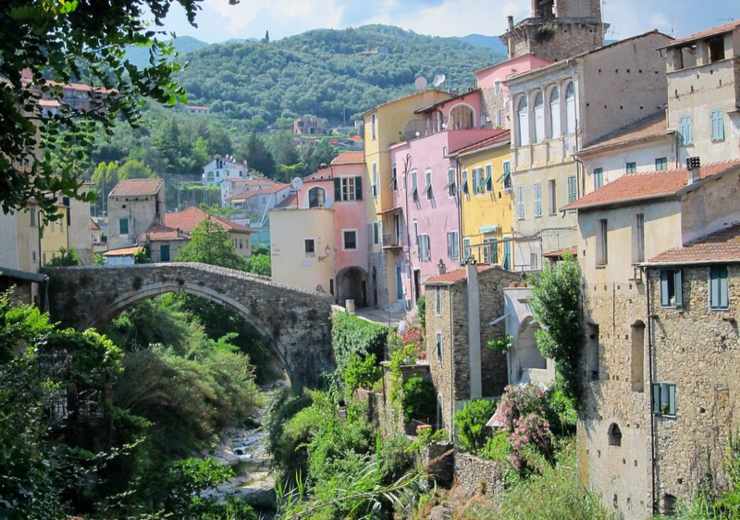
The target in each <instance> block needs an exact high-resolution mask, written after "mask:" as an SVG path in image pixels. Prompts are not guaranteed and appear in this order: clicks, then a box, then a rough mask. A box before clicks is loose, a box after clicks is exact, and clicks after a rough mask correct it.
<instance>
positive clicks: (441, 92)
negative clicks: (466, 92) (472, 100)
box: [362, 88, 452, 116]
mask: <svg viewBox="0 0 740 520" xmlns="http://www.w3.org/2000/svg"><path fill="white" fill-rule="evenodd" d="M427 92H436V93H437V94H446V95H448V96H450V97H452V94H450V93H449V92H445V91H444V90H440V89H438V88H428V89H426V90H417V91H416V92H412V93H411V94H406V95H405V96H400V97H397V98H394V99H391V100H388V101H386V102H384V103H380V104H379V105H375V106H374V107H372V108H368V109H367V110H365V111H364V112H363V113H362V115H363V116H364V115H367V114H370V113H372V112H377V111H378V109H380V108H383V107H385V106H388V105H392V104H393V103H398V102H399V101H405V100H407V99H411V98H413V97H416V96H420V95H422V94H426V93H427Z"/></svg>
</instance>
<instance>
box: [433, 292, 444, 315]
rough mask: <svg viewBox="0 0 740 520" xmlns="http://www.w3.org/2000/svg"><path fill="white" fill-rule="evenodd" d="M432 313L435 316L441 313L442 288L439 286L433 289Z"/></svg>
mask: <svg viewBox="0 0 740 520" xmlns="http://www.w3.org/2000/svg"><path fill="white" fill-rule="evenodd" d="M434 313H435V314H436V315H437V316H440V315H441V314H442V289H440V288H439V287H437V289H435V291H434Z"/></svg>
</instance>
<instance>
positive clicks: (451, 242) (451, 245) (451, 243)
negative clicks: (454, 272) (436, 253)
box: [447, 231, 460, 260]
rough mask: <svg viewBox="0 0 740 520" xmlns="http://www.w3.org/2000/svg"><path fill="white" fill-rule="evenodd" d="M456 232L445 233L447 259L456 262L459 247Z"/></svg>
mask: <svg viewBox="0 0 740 520" xmlns="http://www.w3.org/2000/svg"><path fill="white" fill-rule="evenodd" d="M458 240H459V239H458V234H457V231H450V232H448V233H447V257H448V258H450V259H451V260H457V259H458V257H459V255H460V251H459V249H460V245H459V242H458Z"/></svg>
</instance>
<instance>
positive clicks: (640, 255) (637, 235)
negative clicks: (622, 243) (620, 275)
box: [632, 213, 645, 264]
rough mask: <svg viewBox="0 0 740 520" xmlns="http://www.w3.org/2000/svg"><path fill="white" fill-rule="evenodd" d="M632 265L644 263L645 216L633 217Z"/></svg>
mask: <svg viewBox="0 0 740 520" xmlns="http://www.w3.org/2000/svg"><path fill="white" fill-rule="evenodd" d="M632 247H633V249H632V263H633V264H639V263H640V262H644V261H645V215H644V214H642V213H638V214H637V215H635V228H634V238H633V241H632Z"/></svg>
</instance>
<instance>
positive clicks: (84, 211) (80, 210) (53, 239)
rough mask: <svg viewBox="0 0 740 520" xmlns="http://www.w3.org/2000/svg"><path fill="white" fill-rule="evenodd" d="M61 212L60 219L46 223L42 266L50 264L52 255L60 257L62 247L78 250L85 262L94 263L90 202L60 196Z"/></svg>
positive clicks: (42, 236)
mask: <svg viewBox="0 0 740 520" xmlns="http://www.w3.org/2000/svg"><path fill="white" fill-rule="evenodd" d="M86 187H87V186H86ZM57 215H58V216H59V218H57V219H56V220H54V221H51V222H46V223H42V227H41V265H42V266H43V265H47V264H48V263H49V262H51V260H52V258H54V257H55V256H59V254H60V251H61V250H62V249H64V250H66V251H72V250H74V251H75V253H76V254H77V257H78V258H79V260H80V262H81V263H83V264H89V263H91V261H92V237H91V235H90V230H89V222H90V203H89V202H86V201H82V200H77V199H71V198H69V197H59V199H58V201H57Z"/></svg>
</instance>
